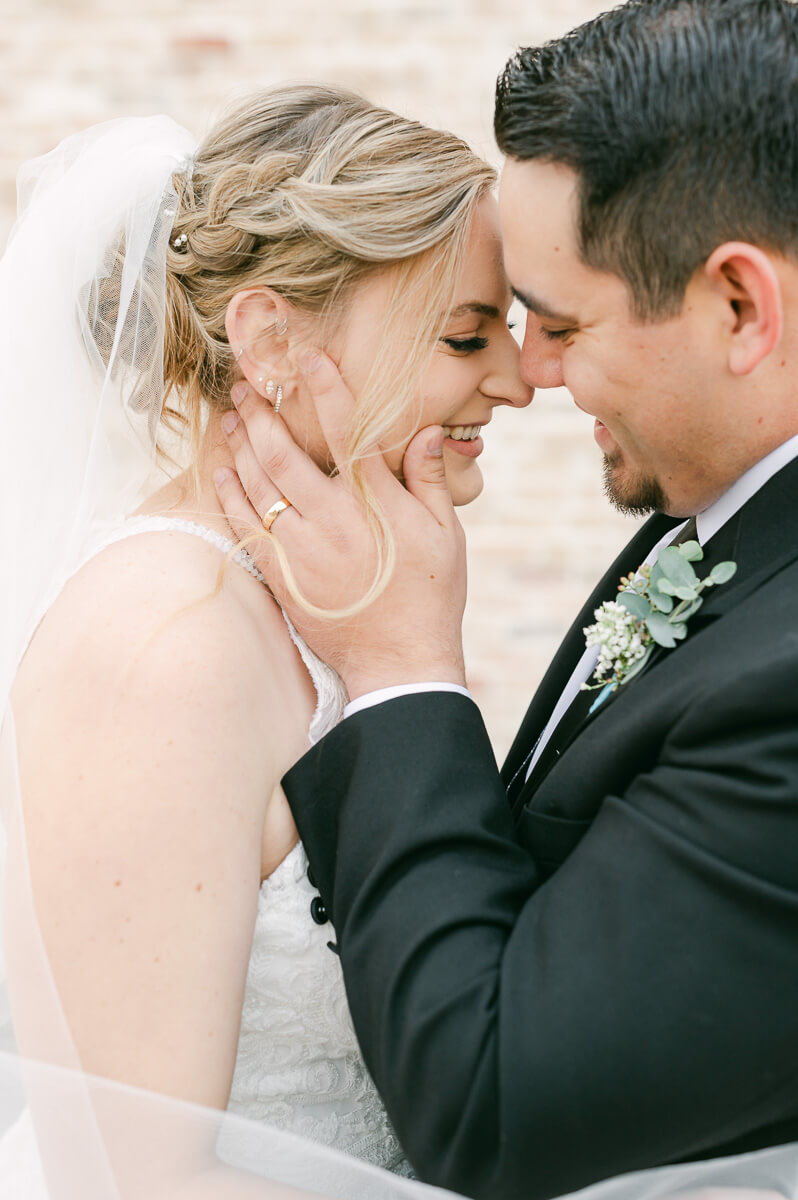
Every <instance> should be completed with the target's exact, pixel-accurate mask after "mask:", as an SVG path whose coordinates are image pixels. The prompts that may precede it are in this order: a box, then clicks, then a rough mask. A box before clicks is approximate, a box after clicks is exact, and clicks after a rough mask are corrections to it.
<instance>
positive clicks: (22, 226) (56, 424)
mask: <svg viewBox="0 0 798 1200" xmlns="http://www.w3.org/2000/svg"><path fill="white" fill-rule="evenodd" d="M193 150H194V145H193V140H192V138H191V136H190V135H189V134H188V133H187V132H186V131H185V130H184V129H181V128H180V127H179V126H177V125H175V124H174V122H172V121H171V120H169V119H167V118H164V117H154V118H150V119H144V120H124V121H113V122H109V123H107V124H104V125H100V126H97V127H96V128H94V129H90V130H88V131H86V132H85V133H83V134H80V135H77V136H75V137H72V138H68V139H67V140H66V141H65V142H63V143H62V144H61V145H60V146H59V147H58V148H57V149H56V150H54V151H53V152H52V153H50V154H48V155H46V156H44V157H43V158H39V159H36V160H34V161H32V162H30V163H28V164H26V165H25V166H24V167H23V169H22V171H21V173H20V178H19V218H18V221H17V224H16V226H15V227H14V230H13V232H12V234H11V238H10V241H9V244H8V248H7V250H6V253H5V256H4V258H3V259H2V262H0V571H1V572H2V576H1V578H0V718H2V726H0V818H2V820H1V821H0V904H1V906H2V907H1V909H0V918H1V927H2V954H1V955H0V1200H23V1198H24V1200H48V1198H49V1200H77V1198H80V1200H217V1198H218V1200H221V1198H222V1197H224V1200H239V1198H241V1200H283V1198H285V1200H288V1198H289V1197H301V1196H306V1195H316V1196H318V1195H321V1196H325V1197H329V1198H335V1200H361V1198H362V1200H400V1198H403V1197H407V1198H408V1200H425V1197H430V1198H431V1197H434V1196H436V1195H443V1193H441V1192H439V1191H438V1190H437V1189H434V1188H428V1187H425V1186H423V1185H421V1184H416V1183H412V1182H407V1181H402V1180H400V1179H398V1178H396V1177H395V1176H393V1175H390V1174H388V1173H386V1172H383V1171H379V1170H377V1169H375V1168H373V1167H370V1166H367V1165H365V1164H362V1163H360V1162H358V1161H356V1160H354V1159H352V1158H349V1157H348V1156H345V1155H343V1154H340V1153H337V1152H335V1151H330V1150H327V1149H324V1148H322V1147H320V1146H317V1145H315V1144H314V1143H309V1142H305V1141H303V1140H300V1139H298V1138H295V1137H293V1136H291V1135H288V1134H285V1133H282V1132H280V1131H278V1130H275V1129H272V1128H269V1127H268V1126H266V1125H263V1124H261V1123H259V1122H256V1121H251V1120H246V1119H243V1118H240V1117H234V1116H232V1115H231V1114H228V1113H224V1112H219V1111H216V1110H210V1109H203V1108H200V1107H198V1106H196V1105H191V1104H187V1103H182V1102H180V1101H177V1100H174V1099H170V1098H167V1097H164V1096H159V1095H156V1094H154V1093H149V1092H146V1091H142V1090H140V1089H136V1088H132V1087H127V1086H125V1085H123V1084H120V1083H115V1082H112V1081H109V1080H104V1079H99V1078H96V1077H92V1076H89V1075H88V1074H86V1073H85V1072H83V1071H82V1070H81V1065H80V1060H79V1056H78V1054H77V1051H76V1049H75V1046H74V1044H73V1040H72V1036H71V1032H70V1028H69V1024H68V1021H67V1018H66V1015H65V1012H64V1008H63V1005H62V1003H61V999H60V997H59V991H58V986H57V981H56V979H55V978H54V976H53V974H52V972H51V969H50V964H49V960H48V955H47V948H46V945H45V941H44V938H43V936H42V933H41V931H40V928H39V925H38V922H37V918H36V874H35V870H34V869H32V865H31V863H30V861H29V854H28V847H27V844H26V837H25V822H24V804H23V797H22V794H21V788H20V780H19V771H18V759H17V745H16V736H15V729H14V721H13V712H12V708H11V702H10V695H11V688H12V684H13V680H14V677H15V674H16V671H17V668H18V666H19V663H20V661H21V658H22V656H23V655H24V653H25V649H26V647H27V645H28V643H29V641H30V639H31V637H32V635H33V633H34V631H35V629H36V627H37V625H38V623H39V621H40V620H41V619H42V617H43V615H44V614H45V612H46V611H47V609H48V607H49V606H50V605H51V604H52V603H53V600H54V599H55V597H56V596H57V595H58V594H59V592H60V591H61V589H62V588H63V586H64V584H65V583H66V581H67V580H68V579H69V578H70V576H71V575H72V574H74V572H75V571H76V570H78V569H79V567H80V566H81V564H82V563H83V562H84V561H85V560H86V558H87V557H88V556H89V555H90V554H91V551H92V547H93V546H94V545H95V544H98V543H99V541H101V540H102V539H103V537H104V535H105V533H106V531H107V530H108V529H109V527H111V526H113V525H115V524H117V523H118V522H119V521H120V520H121V519H122V518H124V517H125V516H126V515H127V514H128V513H130V512H131V511H132V510H134V509H135V508H136V507H137V506H138V505H139V504H140V503H141V502H142V500H143V499H145V498H146V496H147V495H148V493H149V492H151V491H152V490H153V489H154V488H155V486H156V485H160V484H161V483H162V482H163V475H162V474H161V473H160V472H159V470H158V468H157V465H156V456H155V439H156V431H157V429H158V426H159V421H160V418H161V410H162V406H163V400H164V396H163V393H164V385H163V333H164V305H165V286H166V284H165V280H166V266H165V264H166V249H167V245H168V239H169V237H170V233H171V229H172V224H173V220H174V216H175V210H176V205H177V197H176V195H175V192H174V189H173V186H172V176H173V174H174V173H175V172H179V171H181V170H187V169H190V163H191V156H192V153H193ZM63 919H64V920H67V921H68V920H69V911H68V897H65V911H64V915H63ZM651 1085H652V1090H655V1089H656V1086H657V1083H656V1080H652V1081H651ZM608 1086H611V1081H608ZM685 1086H686V1087H689V1073H688V1072H686V1078H685ZM530 1087H534V1080H530ZM419 1102H423V1100H422V1098H419ZM578 1152H579V1151H578V1147H576V1146H575V1147H574V1154H576V1155H578ZM531 1170H534V1164H532V1167H531ZM705 1187H716V1188H725V1187H734V1188H743V1189H763V1190H764V1191H768V1190H770V1192H771V1194H772V1192H775V1193H776V1194H777V1195H780V1196H783V1197H788V1198H790V1200H798V1153H796V1149H795V1148H794V1147H783V1148H780V1149H775V1150H772V1151H767V1152H763V1153H760V1154H755V1155H749V1156H744V1157H742V1158H739V1159H733V1160H724V1161H721V1162H718V1163H716V1164H711V1163H710V1164H698V1165H692V1166H684V1167H675V1168H668V1169H665V1170H661V1171H653V1172H646V1173H643V1174H641V1175H631V1176H625V1177H623V1178H621V1179H619V1180H616V1181H610V1182H608V1183H606V1184H600V1185H597V1186H596V1187H595V1188H592V1189H589V1191H588V1193H586V1195H589V1196H590V1197H591V1198H594V1200H633V1198H634V1200H644V1198H648V1197H650V1198H652V1200H653V1198H654V1197H660V1196H670V1195H677V1194H678V1195H687V1194H688V1193H693V1192H695V1191H696V1190H697V1189H699V1188H705ZM710 1194H711V1193H706V1195H707V1196H709V1195H710ZM723 1194H724V1196H725V1193H723ZM754 1194H755V1193H754V1192H748V1193H747V1196H746V1193H744V1192H734V1193H729V1200H734V1198H735V1197H737V1200H747V1197H751V1198H753V1196H754Z"/></svg>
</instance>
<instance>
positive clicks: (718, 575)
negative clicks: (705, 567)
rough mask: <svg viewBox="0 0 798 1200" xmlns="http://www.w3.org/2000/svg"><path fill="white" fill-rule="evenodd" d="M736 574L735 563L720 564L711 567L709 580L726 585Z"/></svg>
mask: <svg viewBox="0 0 798 1200" xmlns="http://www.w3.org/2000/svg"><path fill="white" fill-rule="evenodd" d="M736 574H737V563H733V562H722V563H718V565H717V566H716V567H713V568H712V570H711V571H710V573H709V578H710V579H711V580H712V582H713V583H728V582H729V580H730V579H731V578H732V577H733V576H734V575H736Z"/></svg>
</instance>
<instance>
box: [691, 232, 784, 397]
mask: <svg viewBox="0 0 798 1200" xmlns="http://www.w3.org/2000/svg"><path fill="white" fill-rule="evenodd" d="M704 271H705V274H706V276H707V278H708V280H709V283H710V286H711V287H712V288H713V289H714V290H715V291H716V293H717V294H718V295H719V297H720V299H721V301H722V302H723V304H724V306H725V308H726V310H727V318H726V320H727V329H726V335H727V341H728V363H729V370H730V371H731V372H732V374H733V375H748V374H750V372H751V371H753V370H754V368H755V367H758V366H759V364H760V363H761V362H762V361H763V360H764V359H766V358H767V356H768V355H769V354H770V353H771V351H772V350H774V349H775V347H776V346H777V345H778V343H779V341H780V340H781V335H782V333H783V331H784V308H783V302H782V292H781V281H780V280H779V277H778V274H777V272H776V269H775V267H774V265H773V262H772V260H771V258H770V257H769V255H767V254H766V253H765V251H764V250H760V248H759V247H758V246H752V245H750V244H749V243H748V242H726V243H724V245H722V246H718V248H717V250H715V251H714V252H713V253H712V254H711V255H710V256H709V258H708V259H707V262H706V265H705V267H704Z"/></svg>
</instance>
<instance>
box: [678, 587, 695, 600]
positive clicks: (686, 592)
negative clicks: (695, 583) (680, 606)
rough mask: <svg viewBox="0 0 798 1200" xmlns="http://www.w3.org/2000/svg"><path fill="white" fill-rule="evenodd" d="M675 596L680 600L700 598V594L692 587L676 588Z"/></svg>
mask: <svg viewBox="0 0 798 1200" xmlns="http://www.w3.org/2000/svg"><path fill="white" fill-rule="evenodd" d="M673 594H674V596H676V597H677V598H678V599H679V600H695V599H697V597H698V592H697V591H696V590H695V588H691V587H676V588H674V589H673Z"/></svg>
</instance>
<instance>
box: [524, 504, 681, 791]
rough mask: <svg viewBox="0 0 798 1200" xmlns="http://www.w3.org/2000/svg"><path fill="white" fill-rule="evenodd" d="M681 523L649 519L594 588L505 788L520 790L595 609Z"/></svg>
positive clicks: (530, 713)
mask: <svg viewBox="0 0 798 1200" xmlns="http://www.w3.org/2000/svg"><path fill="white" fill-rule="evenodd" d="M679 523H680V519H679V518H674V517H667V516H664V515H663V514H661V513H657V514H655V516H653V517H651V518H649V520H648V521H646V523H645V524H644V525H643V526H642V527H641V528H640V529H639V530H638V531H637V533H636V534H635V536H634V537H633V538H632V540H631V541H630V542H628V543H627V545H626V546H625V547H624V548H623V550H622V551H621V553H620V554H619V555H618V557H617V558H616V559H615V561H614V562H613V564H612V566H610V567H609V569H608V570H607V571H606V573H605V574H604V575H603V577H602V578H601V580H600V581H599V583H598V584H597V586H596V587H595V588H594V590H593V592H592V593H591V595H590V596H589V598H588V599H587V601H586V602H585V604H584V606H583V607H582V609H581V611H580V613H579V615H578V616H577V618H576V620H575V621H574V623H573V625H572V626H571V628H570V629H569V630H568V633H567V634H566V635H565V638H564V639H563V641H562V642H561V644H560V648H559V649H558V651H557V653H556V655H555V656H554V659H553V660H552V663H551V666H550V667H549V669H548V671H547V672H546V674H545V675H544V677H543V680H542V682H541V684H540V686H539V687H538V689H537V691H536V693H535V695H534V697H533V699H532V703H531V704H530V706H529V708H528V709H527V712H526V716H525V717H524V720H523V722H522V724H521V728H520V729H519V731H518V734H517V735H516V738H515V741H514V742H513V744H512V746H511V748H510V751H509V754H508V755H507V759H506V761H505V763H504V766H503V768H502V779H503V781H504V785H505V787H506V788H509V787H510V785H511V783H513V781H514V780H515V783H516V788H517V784H518V780H517V779H515V777H516V776H517V773H518V771H519V770H520V769H521V767H522V766H523V764H524V762H525V761H526V759H527V758H528V757H529V754H530V752H531V751H532V749H533V747H534V745H535V743H536V742H537V740H538V738H539V737H540V735H541V733H542V732H543V729H544V728H545V726H546V723H547V721H548V720H549V717H550V716H551V714H552V712H553V711H554V708H555V705H556V704H557V701H558V700H559V698H560V696H561V695H562V693H563V690H564V689H565V686H566V684H567V683H568V680H569V679H570V677H571V675H572V673H573V671H574V668H575V667H576V664H577V663H578V662H579V659H580V658H581V657H582V654H583V653H584V649H585V636H584V632H583V631H584V627H585V626H586V625H589V624H591V622H592V621H593V613H594V610H595V609H596V608H598V606H599V605H600V604H602V603H603V602H604V601H605V600H611V599H613V598H614V596H615V595H616V593H617V591H618V583H619V582H620V579H621V577H622V576H623V575H628V574H629V573H630V571H636V570H637V568H638V567H639V566H640V564H641V562H643V561H644V560H645V558H646V556H647V555H648V554H649V553H650V551H651V549H652V547H653V546H655V545H656V544H657V542H658V541H659V540H660V538H662V537H664V536H665V534H666V533H667V532H668V530H669V529H673V528H675V527H676V525H678V524H679ZM516 788H514V789H513V791H515V790H516ZM510 798H512V796H511V797H510Z"/></svg>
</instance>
